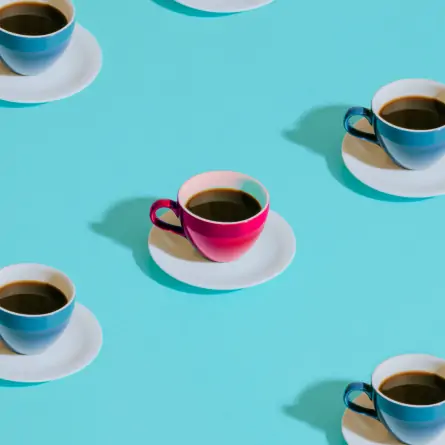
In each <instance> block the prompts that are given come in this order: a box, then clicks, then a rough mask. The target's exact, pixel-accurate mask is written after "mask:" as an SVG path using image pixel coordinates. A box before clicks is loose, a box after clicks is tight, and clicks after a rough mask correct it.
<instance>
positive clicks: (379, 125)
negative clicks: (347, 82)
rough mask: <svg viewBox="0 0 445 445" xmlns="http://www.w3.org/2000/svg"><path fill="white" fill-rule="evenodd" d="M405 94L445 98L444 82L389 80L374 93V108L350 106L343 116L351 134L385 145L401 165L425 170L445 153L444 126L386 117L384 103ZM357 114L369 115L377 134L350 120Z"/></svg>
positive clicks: (346, 127) (361, 115)
mask: <svg viewBox="0 0 445 445" xmlns="http://www.w3.org/2000/svg"><path fill="white" fill-rule="evenodd" d="M404 97H423V98H431V99H436V100H438V101H439V102H445V85H443V84H441V83H439V82H435V81H433V80H427V79H403V80H398V81H396V82H393V83H390V84H388V85H386V86H384V87H382V88H380V89H379V90H378V91H377V92H376V93H375V95H374V97H373V99H372V103H371V109H369V108H364V107H352V108H350V109H349V110H348V111H347V112H346V115H345V117H344V127H345V129H346V131H347V132H348V133H349V134H350V135H352V136H354V137H357V138H359V139H363V140H365V141H368V142H371V143H373V144H376V145H379V146H380V147H382V148H383V149H384V150H385V151H386V153H387V154H388V156H389V157H390V158H391V159H392V160H393V161H394V162H395V163H396V164H397V165H399V166H400V167H402V168H405V169H408V170H423V169H425V168H428V167H430V166H431V165H433V164H434V163H435V162H437V161H438V160H439V159H440V158H442V156H443V155H444V154H445V126H440V127H437V128H432V129H428V130H413V129H409V128H403V127H402V126H397V125H393V124H391V123H390V122H388V121H387V120H385V119H384V118H383V117H382V115H381V111H382V109H383V107H384V106H385V105H387V104H388V103H390V102H392V101H395V100H397V99H401V98H404ZM356 116H358V117H364V118H365V119H367V120H368V122H369V123H370V124H371V125H372V127H373V129H374V134H371V133H367V132H365V131H361V130H358V129H356V128H355V127H354V126H353V125H352V124H351V123H350V120H351V118H352V117H356Z"/></svg>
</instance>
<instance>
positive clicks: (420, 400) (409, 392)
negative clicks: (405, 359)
mask: <svg viewBox="0 0 445 445" xmlns="http://www.w3.org/2000/svg"><path fill="white" fill-rule="evenodd" d="M380 391H381V392H382V393H383V394H384V395H385V396H386V397H389V398H390V399H392V400H395V401H396V402H400V403H406V404H408V405H434V404H435V403H439V402H443V401H445V379H443V378H442V377H440V376H439V375H437V374H433V373H430V372H420V371H415V372H414V371H413V372H403V373H400V374H395V375H393V376H391V377H389V378H388V379H386V380H385V381H384V382H383V383H382V384H381V385H380Z"/></svg>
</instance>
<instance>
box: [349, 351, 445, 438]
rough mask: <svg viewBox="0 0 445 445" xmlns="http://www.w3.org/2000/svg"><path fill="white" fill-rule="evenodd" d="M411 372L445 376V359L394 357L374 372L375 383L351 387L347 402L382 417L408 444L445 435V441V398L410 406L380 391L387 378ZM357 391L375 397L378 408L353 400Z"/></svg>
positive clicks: (352, 407)
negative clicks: (432, 402) (352, 396)
mask: <svg viewBox="0 0 445 445" xmlns="http://www.w3.org/2000/svg"><path fill="white" fill-rule="evenodd" d="M409 371H424V372H431V373H434V374H437V375H439V376H441V377H443V378H445V360H442V359H440V358H437V357H433V356H431V355H422V354H407V355H399V356H397V357H393V358H390V359H389V360H386V361H385V362H383V363H381V364H380V365H379V366H377V368H376V369H375V371H374V373H373V374H372V379H371V385H369V384H368V383H362V382H357V383H351V384H349V385H348V386H347V388H346V389H345V393H344V402H345V405H346V406H347V407H348V408H349V409H350V410H352V411H354V412H356V413H358V414H363V415H365V416H369V417H372V418H373V419H376V420H379V421H380V422H381V423H382V424H383V425H384V426H385V427H386V428H387V429H388V431H390V432H391V433H392V434H393V435H394V436H395V437H396V438H397V439H398V440H399V441H400V442H402V443H404V444H407V445H428V444H432V442H433V441H434V440H437V439H438V438H440V439H442V438H443V443H445V435H444V434H445V401H443V402H440V403H436V404H434V405H408V404H405V403H400V402H396V401H394V400H392V399H390V398H388V397H386V396H385V395H384V394H382V392H381V391H380V390H379V388H380V386H381V385H382V383H383V382H384V381H385V380H386V379H387V378H389V377H391V376H393V375H396V374H399V373H403V372H409ZM357 391H361V392H364V393H365V394H366V395H367V396H368V397H369V398H370V399H371V401H372V402H373V403H374V409H371V408H365V407H363V406H360V405H358V404H356V403H354V402H353V401H352V400H351V393H353V392H357ZM440 439H439V442H440V443H442V440H440ZM439 442H434V443H439Z"/></svg>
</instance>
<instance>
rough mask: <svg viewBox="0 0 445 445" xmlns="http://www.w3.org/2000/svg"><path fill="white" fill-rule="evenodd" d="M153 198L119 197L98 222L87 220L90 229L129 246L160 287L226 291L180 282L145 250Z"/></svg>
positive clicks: (191, 291) (194, 291)
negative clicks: (120, 198) (160, 266)
mask: <svg viewBox="0 0 445 445" xmlns="http://www.w3.org/2000/svg"><path fill="white" fill-rule="evenodd" d="M157 199H159V198H155V197H149V196H146V197H138V198H129V199H125V200H122V201H119V202H117V203H115V204H114V205H113V206H112V207H110V208H109V209H108V210H107V211H106V212H105V214H104V215H103V217H102V220H101V221H100V222H93V223H90V229H91V230H92V231H93V232H94V233H96V234H97V235H100V236H103V237H105V238H108V239H110V240H111V241H113V242H115V243H117V244H119V245H121V246H123V247H126V248H127V249H129V250H130V251H131V253H132V255H133V259H134V261H135V263H136V265H137V266H138V267H139V269H140V270H141V271H142V272H143V273H144V275H146V276H147V277H149V278H150V279H152V280H154V281H156V282H157V283H158V284H160V285H162V286H164V287H168V288H170V289H173V290H176V291H178V292H183V293H188V294H199V295H218V294H222V293H228V291H217V290H208V289H201V288H198V287H194V286H190V285H188V284H185V283H181V282H180V281H177V280H176V279H174V278H173V277H171V276H170V275H168V274H167V273H165V272H164V271H163V270H162V269H160V268H159V266H158V265H157V264H156V263H155V262H154V260H153V258H152V257H151V255H150V253H149V251H148V234H149V232H150V229H151V227H152V223H151V221H150V207H151V205H152V204H153V203H154V202H155V201H156V200H157ZM181 241H183V242H185V240H181Z"/></svg>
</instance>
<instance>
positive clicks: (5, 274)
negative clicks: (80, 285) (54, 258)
mask: <svg viewBox="0 0 445 445" xmlns="http://www.w3.org/2000/svg"><path fill="white" fill-rule="evenodd" d="M18 281H39V282H41V283H47V284H51V285H52V286H54V287H56V288H57V289H59V290H60V291H61V292H62V293H63V294H64V295H65V297H66V299H67V301H68V303H69V302H70V301H71V300H72V299H73V298H74V295H75V291H74V286H73V284H72V282H71V280H70V279H69V278H68V277H67V276H66V275H64V274H63V273H62V272H60V271H58V270H56V269H53V268H52V267H48V266H44V265H42V264H17V265H12V266H7V267H5V268H3V269H0V288H1V287H3V286H6V285H7V284H11V283H14V282H18Z"/></svg>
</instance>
